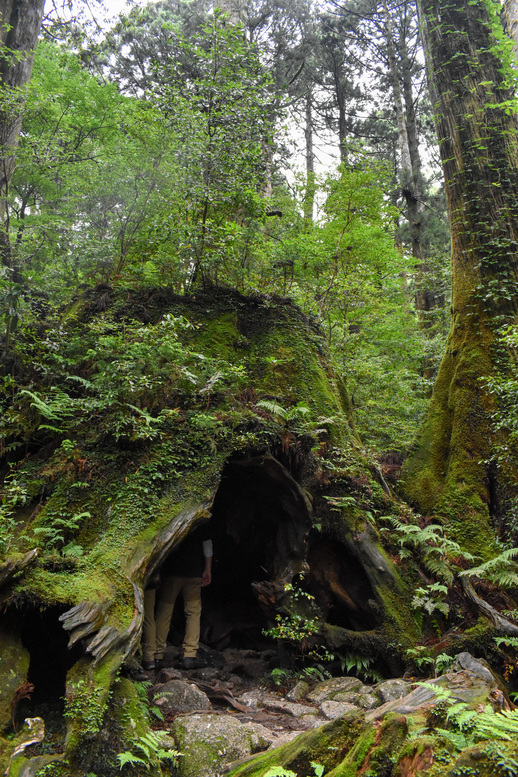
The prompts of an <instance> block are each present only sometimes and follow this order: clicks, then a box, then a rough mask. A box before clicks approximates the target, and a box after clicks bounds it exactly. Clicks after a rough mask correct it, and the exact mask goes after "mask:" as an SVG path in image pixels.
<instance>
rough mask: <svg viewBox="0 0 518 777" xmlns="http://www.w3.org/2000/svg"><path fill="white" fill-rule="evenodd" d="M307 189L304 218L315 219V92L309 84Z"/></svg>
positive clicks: (307, 103) (307, 100) (307, 98)
mask: <svg viewBox="0 0 518 777" xmlns="http://www.w3.org/2000/svg"><path fill="white" fill-rule="evenodd" d="M304 134H305V140H306V191H305V193H304V218H305V219H306V221H308V222H309V221H313V210H314V206H315V190H316V185H315V153H314V151H313V92H312V89H311V86H308V90H307V93H306V125H305V132H304Z"/></svg>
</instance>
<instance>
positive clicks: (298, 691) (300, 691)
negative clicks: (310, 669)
mask: <svg viewBox="0 0 518 777" xmlns="http://www.w3.org/2000/svg"><path fill="white" fill-rule="evenodd" d="M308 693H309V683H307V682H306V681H305V680H299V681H298V683H296V684H295V685H294V686H293V688H292V689H291V690H290V691H288V693H287V694H286V698H287V699H288V701H300V700H301V699H303V698H304V697H305V696H306V695H307V694H308Z"/></svg>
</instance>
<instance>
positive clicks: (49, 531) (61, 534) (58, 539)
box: [33, 510, 92, 558]
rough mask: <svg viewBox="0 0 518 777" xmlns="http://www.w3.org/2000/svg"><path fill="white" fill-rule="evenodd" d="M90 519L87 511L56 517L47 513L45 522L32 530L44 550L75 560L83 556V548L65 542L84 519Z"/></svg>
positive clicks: (71, 542)
mask: <svg viewBox="0 0 518 777" xmlns="http://www.w3.org/2000/svg"><path fill="white" fill-rule="evenodd" d="M91 517H92V516H91V514H90V513H89V512H88V511H87V510H85V511H84V512H82V513H76V514H74V515H72V516H68V515H67V514H66V513H61V514H58V515H54V514H48V513H47V514H46V515H45V522H44V523H42V524H40V525H38V526H37V527H36V528H35V529H33V533H34V534H35V535H36V536H37V537H39V538H40V540H41V542H42V545H43V547H44V548H45V549H46V550H54V549H56V550H59V551H60V552H61V555H62V556H68V557H73V558H77V557H78V556H82V555H83V548H82V547H81V545H79V544H78V543H77V542H73V541H69V542H67V538H68V537H69V536H70V535H72V534H74V533H76V532H77V530H78V528H79V526H80V525H81V523H82V522H83V521H84V519H85V518H91Z"/></svg>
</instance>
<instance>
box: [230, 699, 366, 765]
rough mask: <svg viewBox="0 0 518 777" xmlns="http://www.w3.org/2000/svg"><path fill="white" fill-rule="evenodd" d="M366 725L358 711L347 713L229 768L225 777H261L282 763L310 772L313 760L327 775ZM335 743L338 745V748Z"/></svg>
mask: <svg viewBox="0 0 518 777" xmlns="http://www.w3.org/2000/svg"><path fill="white" fill-rule="evenodd" d="M365 727H366V723H365V721H364V718H363V716H362V715H361V714H360V713H359V712H351V713H348V714H347V715H344V716H343V717H342V718H339V719H337V720H333V721H332V722H331V723H327V724H326V725H325V726H321V727H320V728H318V729H313V730H312V731H307V732H305V733H303V734H300V735H299V736H298V737H297V738H296V739H294V740H293V741H292V742H289V743H288V744H287V745H283V746H282V747H278V748H275V749H274V750H269V751H268V752H266V753H263V754H261V755H259V756H258V757H257V758H253V759H252V760H250V761H248V762H247V763H246V764H244V765H241V766H238V767H237V768H236V769H232V770H231V771H230V772H228V777H262V776H263V775H264V773H265V772H266V771H267V770H268V769H270V768H272V767H274V766H282V767H284V768H285V769H290V770H292V771H294V772H295V773H296V774H299V775H304V774H311V773H312V772H313V769H312V767H311V762H312V761H314V762H315V763H318V764H321V765H322V766H323V767H324V769H325V774H326V775H327V774H328V772H329V770H330V769H333V768H334V766H336V764H337V762H338V761H339V760H340V758H341V757H342V756H343V753H344V752H346V751H348V750H349V748H351V747H353V745H354V743H355V741H356V739H357V738H358V736H360V735H361V734H362V732H363V730H364V729H365ZM337 742H339V744H340V747H337V745H336V743H337Z"/></svg>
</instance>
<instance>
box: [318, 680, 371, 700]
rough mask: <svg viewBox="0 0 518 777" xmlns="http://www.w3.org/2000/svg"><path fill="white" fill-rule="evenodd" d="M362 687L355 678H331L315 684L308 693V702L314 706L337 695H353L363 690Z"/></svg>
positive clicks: (360, 682)
mask: <svg viewBox="0 0 518 777" xmlns="http://www.w3.org/2000/svg"><path fill="white" fill-rule="evenodd" d="M363 688H364V685H363V683H362V681H361V680H358V678H357V677H333V678H332V679H331V680H324V681H323V682H321V683H317V684H316V685H315V687H314V688H313V690H312V691H311V692H310V693H308V695H307V698H308V701H312V702H314V703H315V704H320V702H323V701H326V700H334V699H335V697H336V695H337V694H343V693H354V692H358V691H360V690H363Z"/></svg>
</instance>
